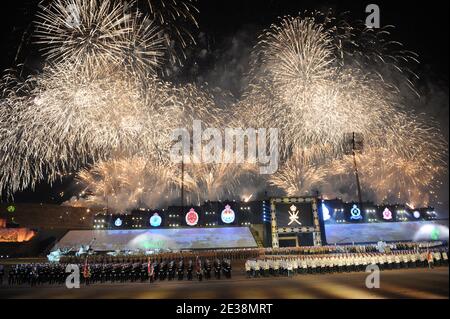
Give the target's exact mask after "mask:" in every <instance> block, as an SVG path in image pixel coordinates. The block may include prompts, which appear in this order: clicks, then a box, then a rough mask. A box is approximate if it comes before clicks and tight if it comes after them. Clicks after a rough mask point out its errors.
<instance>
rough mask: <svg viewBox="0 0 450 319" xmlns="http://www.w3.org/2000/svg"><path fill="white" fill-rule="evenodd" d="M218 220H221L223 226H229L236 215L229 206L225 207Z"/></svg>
mask: <svg viewBox="0 0 450 319" xmlns="http://www.w3.org/2000/svg"><path fill="white" fill-rule="evenodd" d="M220 218H222V221H223V222H224V223H225V224H231V223H233V222H234V220H235V219H236V214H235V213H234V211H233V210H232V209H231V206H230V205H226V206H225V209H224V210H223V211H222V214H221V215H220Z"/></svg>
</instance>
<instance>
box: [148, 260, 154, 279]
mask: <svg viewBox="0 0 450 319" xmlns="http://www.w3.org/2000/svg"><path fill="white" fill-rule="evenodd" d="M147 271H148V275H149V277H153V263H152V262H151V261H150V258H149V259H148V263H147Z"/></svg>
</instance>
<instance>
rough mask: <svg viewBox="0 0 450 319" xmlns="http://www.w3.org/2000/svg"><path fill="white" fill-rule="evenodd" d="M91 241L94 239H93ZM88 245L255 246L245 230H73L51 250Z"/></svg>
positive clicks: (99, 247) (145, 247)
mask: <svg viewBox="0 0 450 319" xmlns="http://www.w3.org/2000/svg"><path fill="white" fill-rule="evenodd" d="M94 238H95V240H93V239H94ZM92 240H93V243H92V248H93V249H94V250H96V251H112V250H138V249H140V250H151V249H171V250H180V249H211V248H216V249H220V248H250V247H257V244H256V242H255V239H254V237H253V235H252V234H251V232H250V229H249V228H248V227H221V228H178V229H148V230H73V231H70V232H68V233H67V234H66V235H65V236H64V237H63V238H62V239H61V241H60V242H59V243H58V244H57V245H56V246H55V248H70V247H74V248H78V247H80V246H81V245H87V244H88V243H89V242H91V241H92Z"/></svg>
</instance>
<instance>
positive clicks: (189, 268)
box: [187, 260, 194, 280]
mask: <svg viewBox="0 0 450 319" xmlns="http://www.w3.org/2000/svg"><path fill="white" fill-rule="evenodd" d="M193 271H194V265H193V262H192V260H189V261H188V265H187V279H188V280H192V272H193Z"/></svg>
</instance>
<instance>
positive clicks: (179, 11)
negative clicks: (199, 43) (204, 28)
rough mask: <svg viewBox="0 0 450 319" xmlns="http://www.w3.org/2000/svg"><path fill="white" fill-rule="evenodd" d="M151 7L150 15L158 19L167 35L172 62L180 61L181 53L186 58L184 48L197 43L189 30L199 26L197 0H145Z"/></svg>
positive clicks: (166, 39) (167, 45)
mask: <svg viewBox="0 0 450 319" xmlns="http://www.w3.org/2000/svg"><path fill="white" fill-rule="evenodd" d="M144 2H146V4H147V6H148V8H149V9H150V16H151V18H152V19H153V20H154V21H157V22H158V24H159V26H160V27H161V28H162V30H163V32H164V35H165V42H166V47H167V49H168V52H169V57H170V60H171V62H172V63H180V62H181V59H180V58H179V56H180V54H181V56H182V58H183V59H185V58H186V55H185V53H184V50H185V49H186V48H187V47H188V46H189V45H190V44H195V39H194V37H193V36H192V34H191V32H190V31H189V30H190V29H191V28H192V27H196V28H198V23H197V19H196V15H197V14H198V13H199V11H198V9H197V8H196V6H195V3H196V2H197V1H196V0H144Z"/></svg>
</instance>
